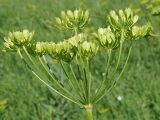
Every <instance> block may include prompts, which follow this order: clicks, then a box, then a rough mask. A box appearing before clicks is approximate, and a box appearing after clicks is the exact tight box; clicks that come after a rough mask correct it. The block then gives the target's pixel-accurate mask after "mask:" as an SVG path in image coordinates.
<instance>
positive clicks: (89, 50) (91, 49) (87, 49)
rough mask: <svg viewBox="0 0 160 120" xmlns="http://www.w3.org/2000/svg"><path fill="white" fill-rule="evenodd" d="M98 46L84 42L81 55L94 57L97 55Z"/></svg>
mask: <svg viewBox="0 0 160 120" xmlns="http://www.w3.org/2000/svg"><path fill="white" fill-rule="evenodd" d="M97 51H98V46H96V45H95V43H93V42H88V41H84V42H83V43H82V45H81V54H82V56H85V57H90V56H94V55H96V54H97Z"/></svg>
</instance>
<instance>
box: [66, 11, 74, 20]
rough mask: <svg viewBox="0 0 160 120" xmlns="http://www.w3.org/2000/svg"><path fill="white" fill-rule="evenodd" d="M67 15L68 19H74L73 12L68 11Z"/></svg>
mask: <svg viewBox="0 0 160 120" xmlns="http://www.w3.org/2000/svg"><path fill="white" fill-rule="evenodd" d="M67 15H68V17H69V18H71V19H73V18H74V15H73V13H72V11H71V10H68V11H67Z"/></svg>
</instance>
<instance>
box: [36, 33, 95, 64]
mask: <svg viewBox="0 0 160 120" xmlns="http://www.w3.org/2000/svg"><path fill="white" fill-rule="evenodd" d="M97 50H98V47H96V45H95V44H94V43H91V42H87V41H86V35H85V34H83V33H81V34H78V35H75V36H74V37H71V38H69V39H67V40H64V41H63V42H59V43H54V42H37V43H36V48H35V52H36V54H37V55H39V56H42V55H44V54H48V55H50V56H51V57H52V58H53V59H57V60H63V61H66V62H70V61H71V60H72V59H73V58H74V56H75V55H76V54H77V55H78V54H79V55H80V54H83V56H89V55H90V54H93V55H95V54H96V53H97Z"/></svg>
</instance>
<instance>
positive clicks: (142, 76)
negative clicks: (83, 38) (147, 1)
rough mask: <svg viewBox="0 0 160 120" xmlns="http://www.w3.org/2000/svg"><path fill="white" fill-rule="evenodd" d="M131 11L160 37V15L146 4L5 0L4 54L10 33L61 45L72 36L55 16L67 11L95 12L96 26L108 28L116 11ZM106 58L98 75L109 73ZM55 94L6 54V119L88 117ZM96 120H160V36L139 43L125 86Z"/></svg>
mask: <svg viewBox="0 0 160 120" xmlns="http://www.w3.org/2000/svg"><path fill="white" fill-rule="evenodd" d="M126 7H131V8H133V10H134V11H135V12H136V13H137V14H138V15H139V16H140V17H141V19H142V21H141V23H143V22H146V21H148V20H150V21H151V23H152V24H153V28H154V32H155V33H157V34H160V27H159V26H160V16H152V15H151V14H150V12H149V11H146V9H145V6H144V5H143V4H142V3H141V2H140V0H132V1H131V0H111V1H110V0H74V1H73V0H0V49H2V47H3V42H4V39H3V38H4V36H5V35H6V34H7V33H8V32H9V31H15V30H23V29H29V30H34V31H35V36H34V39H36V40H40V41H44V40H46V41H61V40H62V39H64V38H65V37H66V36H69V35H70V34H71V33H69V32H65V31H59V30H58V29H57V28H56V26H55V17H56V16H58V15H59V13H60V11H61V10H68V9H71V10H74V9H76V8H83V9H89V10H90V12H91V17H92V18H93V19H91V22H90V26H92V25H94V26H97V27H98V26H99V25H101V26H105V25H106V24H107V23H106V17H107V14H108V13H109V11H110V10H112V9H115V10H117V9H123V8H126ZM103 60H104V56H103V55H101V56H100V57H99V59H97V60H96V63H97V64H95V66H94V67H95V69H94V71H93V73H94V77H95V79H96V78H98V77H99V76H102V75H103V73H102V72H101V69H104V67H105V66H104V65H103V63H104V62H102V61H103ZM81 109H82V108H80V107H77V106H76V105H74V104H73V103H71V102H69V101H67V100H65V99H63V98H62V97H60V96H59V95H57V94H56V93H54V92H52V91H50V90H49V89H48V88H47V87H46V86H45V85H43V84H42V83H41V82H39V81H38V80H37V78H35V77H34V76H32V74H31V73H30V72H29V70H28V68H27V67H26V66H25V65H24V64H23V62H22V61H21V60H20V59H19V57H18V55H17V56H16V57H15V55H14V54H13V53H9V54H6V53H4V52H2V51H1V52H0V120H84V119H85V113H84V112H83V111H82V110H81ZM93 113H94V115H95V116H94V117H95V120H160V37H155V38H151V37H146V38H145V39H141V40H140V41H139V42H137V44H135V46H134V48H133V51H132V55H131V58H130V60H129V64H128V66H127V68H126V71H125V73H124V74H123V76H122V78H121V79H120V81H118V83H117V85H116V86H115V87H114V88H113V89H112V90H111V91H110V92H107V93H106V96H105V97H104V98H103V99H102V101H100V102H99V103H98V104H97V105H96V106H95V108H94V111H93Z"/></svg>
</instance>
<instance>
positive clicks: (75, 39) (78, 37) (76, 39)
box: [66, 33, 86, 48]
mask: <svg viewBox="0 0 160 120" xmlns="http://www.w3.org/2000/svg"><path fill="white" fill-rule="evenodd" d="M85 40H86V35H85V34H84V33H81V34H78V35H75V36H73V37H71V38H69V39H68V40H66V41H67V42H68V43H69V44H70V45H72V46H74V47H76V48H78V45H79V44H81V43H82V42H83V41H85Z"/></svg>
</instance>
